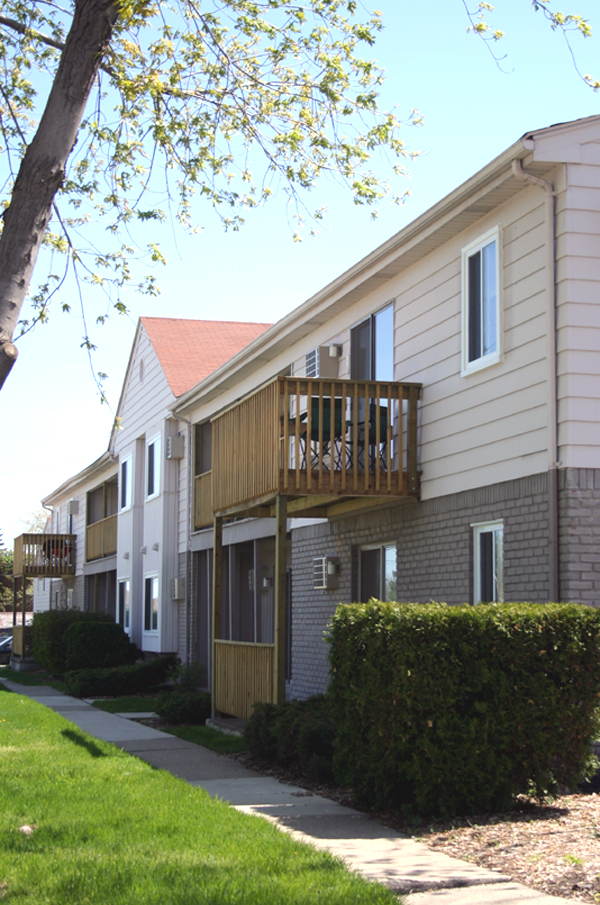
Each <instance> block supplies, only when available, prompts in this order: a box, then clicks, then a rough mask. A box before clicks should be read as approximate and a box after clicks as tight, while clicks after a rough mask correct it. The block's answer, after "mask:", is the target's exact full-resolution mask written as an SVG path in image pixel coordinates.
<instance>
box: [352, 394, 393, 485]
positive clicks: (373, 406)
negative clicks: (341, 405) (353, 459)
mask: <svg viewBox="0 0 600 905" xmlns="http://www.w3.org/2000/svg"><path fill="white" fill-rule="evenodd" d="M363 414H364V412H363ZM388 414H389V410H388V407H387V405H380V407H379V444H378V443H377V403H376V402H371V403H369V421H368V424H365V422H364V421H359V422H358V441H357V442H358V449H357V451H356V455H357V457H358V466H359V468H361V469H364V467H365V451H366V449H368V451H369V452H368V462H369V465H370V470H371V471H374V470H375V465H376V462H379V468H380V469H381V471H387V437H388V422H389V419H388ZM367 429H368V440H367ZM365 441H367V442H365Z"/></svg>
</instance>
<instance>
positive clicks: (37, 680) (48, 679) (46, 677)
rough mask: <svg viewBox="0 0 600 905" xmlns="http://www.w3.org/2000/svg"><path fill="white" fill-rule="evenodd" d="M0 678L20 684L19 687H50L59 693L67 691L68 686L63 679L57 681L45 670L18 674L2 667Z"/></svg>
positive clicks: (6, 667) (7, 667)
mask: <svg viewBox="0 0 600 905" xmlns="http://www.w3.org/2000/svg"><path fill="white" fill-rule="evenodd" d="M0 678H3V679H10V681H11V682H18V683H19V685H50V686H51V687H52V688H56V689H57V691H64V692H66V691H67V686H66V684H65V683H64V682H63V680H62V679H57V678H56V677H53V676H51V675H50V673H48V672H46V671H45V670H43V669H38V670H36V671H35V672H17V670H15V669H11V668H10V666H0Z"/></svg>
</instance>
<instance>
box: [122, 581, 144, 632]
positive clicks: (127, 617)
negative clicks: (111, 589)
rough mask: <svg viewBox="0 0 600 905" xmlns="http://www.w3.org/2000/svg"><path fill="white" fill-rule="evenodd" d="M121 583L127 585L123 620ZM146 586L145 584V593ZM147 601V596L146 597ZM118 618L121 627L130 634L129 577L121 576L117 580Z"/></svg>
mask: <svg viewBox="0 0 600 905" xmlns="http://www.w3.org/2000/svg"><path fill="white" fill-rule="evenodd" d="M121 585H126V590H125V600H124V603H123V622H120V619H121ZM145 588H146V586H145V585H144V593H145ZM144 603H145V598H144ZM117 618H118V619H119V622H120V625H121V628H122V629H123V631H124V632H127V633H128V634H129V632H130V630H131V583H130V579H129V578H119V580H118V582H117Z"/></svg>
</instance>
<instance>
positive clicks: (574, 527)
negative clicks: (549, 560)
mask: <svg viewBox="0 0 600 905" xmlns="http://www.w3.org/2000/svg"><path fill="white" fill-rule="evenodd" d="M558 488H559V490H558V494H559V518H560V533H559V550H560V552H559V556H560V592H561V598H562V600H570V601H573V602H574V603H587V604H592V605H593V606H598V605H600V469H598V468H565V469H561V471H560V472H559V475H558Z"/></svg>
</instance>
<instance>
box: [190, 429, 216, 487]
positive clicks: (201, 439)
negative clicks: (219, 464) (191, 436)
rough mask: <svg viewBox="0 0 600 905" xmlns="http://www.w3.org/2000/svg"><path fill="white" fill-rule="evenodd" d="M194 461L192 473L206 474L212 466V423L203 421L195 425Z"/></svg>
mask: <svg viewBox="0 0 600 905" xmlns="http://www.w3.org/2000/svg"><path fill="white" fill-rule="evenodd" d="M194 430H195V436H196V443H195V463H194V474H195V475H201V474H206V472H207V471H210V470H211V468H212V424H211V422H210V421H204V422H203V424H196V425H195V428H194Z"/></svg>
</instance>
